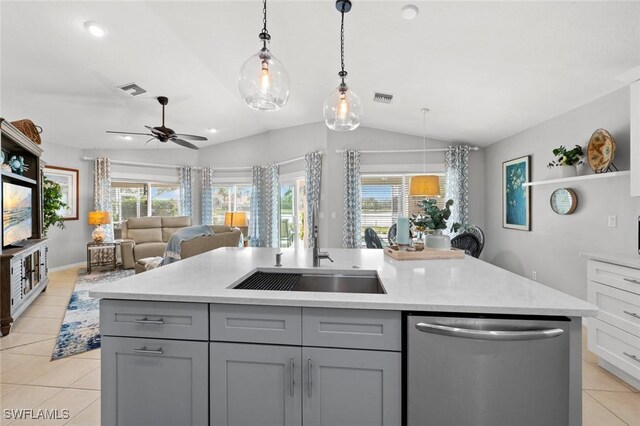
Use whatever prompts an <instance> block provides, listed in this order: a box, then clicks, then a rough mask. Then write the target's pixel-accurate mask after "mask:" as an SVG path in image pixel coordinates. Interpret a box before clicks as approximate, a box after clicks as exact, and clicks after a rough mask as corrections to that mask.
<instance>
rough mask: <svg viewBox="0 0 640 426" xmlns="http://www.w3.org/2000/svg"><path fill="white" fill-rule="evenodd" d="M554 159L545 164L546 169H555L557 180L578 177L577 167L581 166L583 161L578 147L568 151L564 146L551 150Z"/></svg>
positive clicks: (582, 153) (582, 154)
mask: <svg viewBox="0 0 640 426" xmlns="http://www.w3.org/2000/svg"><path fill="white" fill-rule="evenodd" d="M553 155H555V156H556V159H555V160H553V161H551V162H550V163H549V164H547V167H548V168H550V169H551V168H557V171H558V175H557V177H558V178H567V177H573V176H576V175H578V169H577V167H578V166H582V165H583V164H584V161H582V157H583V156H584V152H583V151H582V147H581V146H580V145H576V146H575V147H574V148H573V149H570V150H568V149H567V148H565V147H564V145H560V146H559V147H558V148H555V149H554V150H553Z"/></svg>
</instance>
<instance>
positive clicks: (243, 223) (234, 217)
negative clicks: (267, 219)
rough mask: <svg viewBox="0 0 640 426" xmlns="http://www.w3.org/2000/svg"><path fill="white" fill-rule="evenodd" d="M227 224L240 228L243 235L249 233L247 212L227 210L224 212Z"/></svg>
mask: <svg viewBox="0 0 640 426" xmlns="http://www.w3.org/2000/svg"><path fill="white" fill-rule="evenodd" d="M224 224H225V226H230V227H232V228H240V230H241V231H242V235H244V236H246V235H247V229H248V227H249V223H248V222H247V212H226V213H225V214H224Z"/></svg>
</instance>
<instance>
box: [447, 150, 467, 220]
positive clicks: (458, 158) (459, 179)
mask: <svg viewBox="0 0 640 426" xmlns="http://www.w3.org/2000/svg"><path fill="white" fill-rule="evenodd" d="M444 161H445V165H444V170H445V182H446V183H445V185H446V186H445V188H446V190H445V193H446V199H447V200H450V199H451V200H453V206H452V208H451V217H450V218H449V220H448V222H449V224H453V223H455V222H459V223H461V224H462V225H466V224H467V223H468V222H469V146H468V145H452V146H450V147H449V148H448V149H447V151H446V153H445V156H444ZM449 228H450V227H449Z"/></svg>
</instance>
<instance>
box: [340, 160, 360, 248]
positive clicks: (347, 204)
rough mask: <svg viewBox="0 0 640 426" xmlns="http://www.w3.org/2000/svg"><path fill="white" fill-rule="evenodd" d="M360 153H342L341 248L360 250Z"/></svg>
mask: <svg viewBox="0 0 640 426" xmlns="http://www.w3.org/2000/svg"><path fill="white" fill-rule="evenodd" d="M360 198H361V185H360V151H358V150H356V149H345V151H344V223H343V227H342V246H343V247H344V248H360Z"/></svg>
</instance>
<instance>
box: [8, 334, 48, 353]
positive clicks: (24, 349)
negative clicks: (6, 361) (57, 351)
mask: <svg viewBox="0 0 640 426" xmlns="http://www.w3.org/2000/svg"><path fill="white" fill-rule="evenodd" d="M26 335H27V336H29V334H26ZM55 343H56V339H55V337H51V336H47V339H46V340H42V341H40V342H36V343H31V344H28V345H20V346H14V347H12V348H10V349H5V350H3V352H7V353H12V354H25V355H36V356H46V357H49V358H51V354H52V352H53V346H54V345H55Z"/></svg>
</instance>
